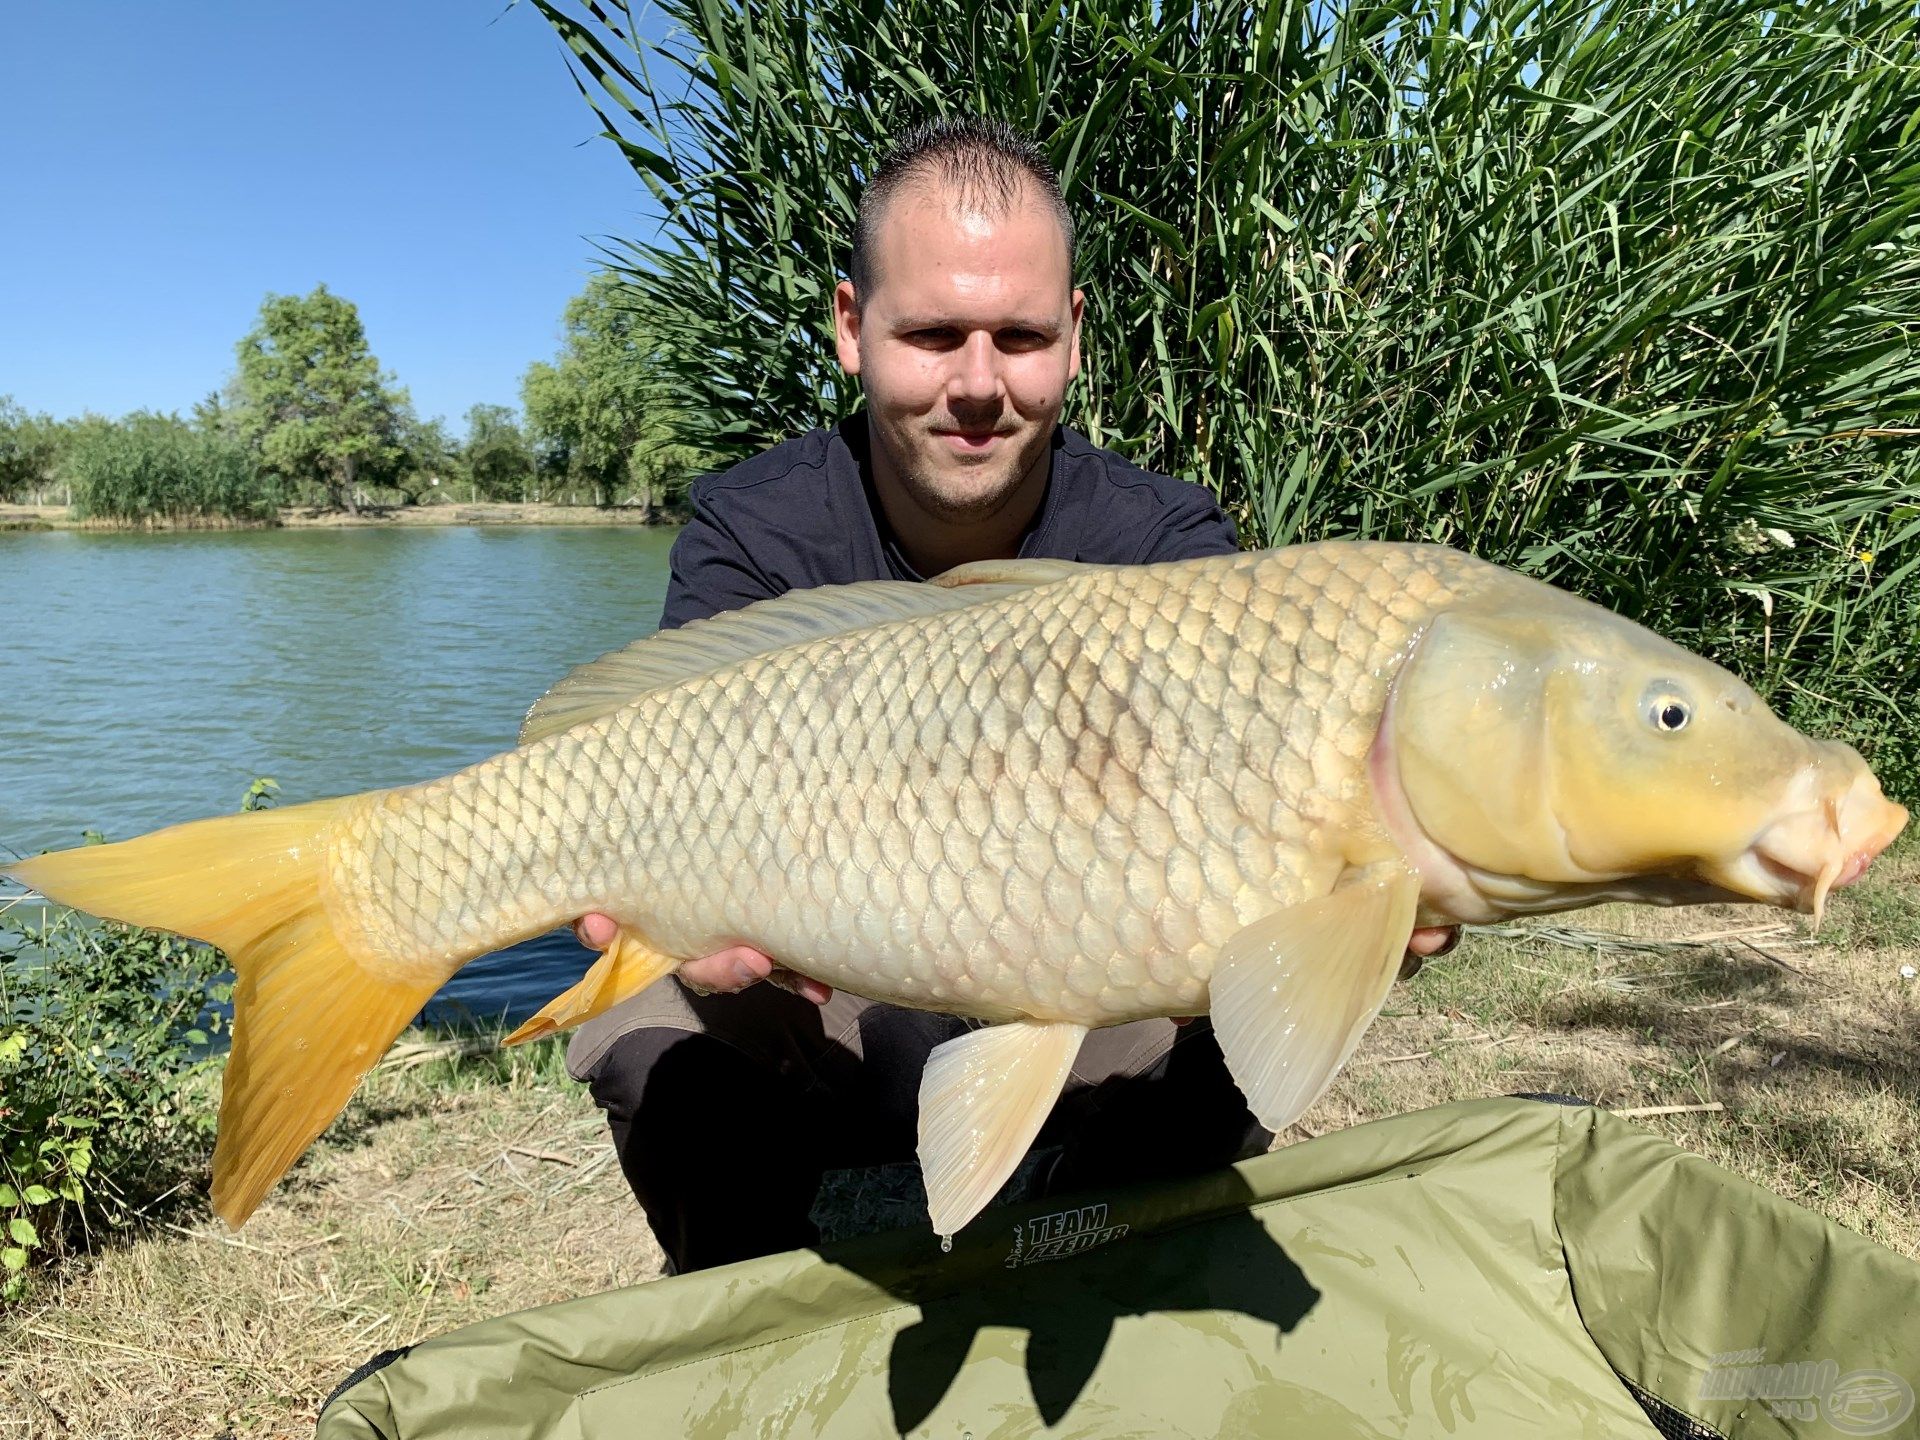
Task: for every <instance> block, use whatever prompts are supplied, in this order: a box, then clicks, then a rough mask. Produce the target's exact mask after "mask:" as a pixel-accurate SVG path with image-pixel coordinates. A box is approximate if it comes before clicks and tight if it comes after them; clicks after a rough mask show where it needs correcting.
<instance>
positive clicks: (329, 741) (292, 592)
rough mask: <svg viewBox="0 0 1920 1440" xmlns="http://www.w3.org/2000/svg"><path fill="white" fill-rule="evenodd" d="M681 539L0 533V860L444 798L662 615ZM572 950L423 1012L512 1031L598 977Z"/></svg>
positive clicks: (503, 971) (479, 973) (471, 971)
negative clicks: (560, 692)
mask: <svg viewBox="0 0 1920 1440" xmlns="http://www.w3.org/2000/svg"><path fill="white" fill-rule="evenodd" d="M672 542H673V532H672V531H670V530H657V529H639V528H628V527H624V526H604V527H602V526H595V527H584V526H583V527H577V528H565V527H527V528H508V527H499V528H464V527H447V528H444V529H442V528H418V529H415V528H409V529H404V530H403V529H397V528H396V529H391V530H385V529H349V530H282V531H235V532H199V533H194V532H186V533H180V534H161V535H133V534H90V533H85V532H78V531H51V532H26V533H0V853H9V852H10V853H13V854H16V855H31V854H35V853H37V852H39V851H41V850H45V849H57V848H61V847H64V846H68V845H75V844H79V843H80V840H81V832H82V831H83V830H89V829H92V830H99V831H101V832H102V833H103V834H105V835H106V836H107V838H108V839H114V840H119V839H126V838H128V837H130V836H133V835H137V834H140V833H141V832H143V831H146V830H151V829H154V828H156V827H158V826H161V825H169V824H173V823H174V822H176V821H181V820H193V819H198V818H200V817H201V816H205V815H223V814H228V813H231V812H232V811H234V810H236V809H238V808H239V804H240V798H241V796H242V795H243V794H244V793H245V792H246V789H247V786H248V784H249V783H250V782H251V781H252V780H253V778H254V777H255V776H257V775H270V776H272V777H273V778H275V779H276V780H278V781H279V782H280V797H279V798H280V799H281V800H282V801H285V802H293V801H299V800H311V799H316V798H319V797H321V796H327V795H341V794H347V793H351V792H353V791H358V790H369V789H374V788H378V787H381V786H388V785H404V784H407V783H410V782H412V781H417V780H426V779H431V778H432V777H434V776H437V775H444V774H446V773H447V772H448V771H450V770H456V769H459V768H460V767H461V766H464V765H469V764H472V763H473V762H474V761H477V760H484V759H485V758H486V757H487V756H489V755H492V754H495V753H497V752H498V751H500V750H503V749H506V748H508V747H510V746H511V745H512V744H513V741H514V733H515V731H516V729H517V728H518V726H519V723H520V719H521V717H522V716H523V715H524V714H525V713H526V709H527V707H528V706H529V705H530V704H532V702H533V701H534V700H535V699H536V698H537V697H538V696H539V695H540V694H541V692H542V691H544V690H545V689H546V688H547V686H549V685H550V684H552V683H553V682H554V681H555V680H557V679H558V678H559V677H560V676H561V675H563V674H565V673H566V671H567V670H568V669H569V668H571V667H572V666H574V665H576V664H578V663H579V662H581V661H583V660H590V659H592V658H593V657H594V656H596V655H600V654H604V653H605V652H606V651H608V650H611V649H614V648H615V647H616V646H620V645H624V644H626V642H627V641H629V640H632V639H634V638H636V637H637V636H640V635H644V634H647V633H648V632H650V631H651V630H653V628H654V627H655V624H656V622H657V621H658V620H659V617H660V605H661V601H662V599H663V598H664V596H665V594H666V584H667V551H668V547H669V546H670V545H671V544H672ZM591 958H592V957H591V956H590V954H589V953H588V952H587V951H586V950H584V949H582V948H581V947H580V946H579V945H577V944H576V943H574V941H573V938H572V937H571V935H569V934H567V933H566V932H564V931H561V932H558V933H556V934H555V935H552V936H547V937H543V938H541V939H538V940H533V941H529V942H527V943H526V944H523V945H517V946H515V947H513V948H512V949H511V950H506V951H502V952H501V953H499V954H498V955H492V956H488V957H486V958H485V959H482V960H478V961H475V962H474V963H473V964H471V965H469V966H468V967H467V968H466V969H465V970H463V971H462V972H461V973H460V974H459V975H457V976H455V977H454V979H453V980H452V981H451V982H450V983H449V984H448V986H447V988H446V989H445V990H443V991H442V992H441V993H440V995H439V996H438V997H436V999H435V1002H434V1004H433V1005H432V1006H430V1007H429V1013H430V1014H431V1015H433V1016H434V1017H436V1018H454V1017H457V1016H459V1015H460V1014H461V1013H462V1011H463V1010H464V1011H466V1012H470V1013H472V1014H473V1015H477V1016H484V1017H488V1018H493V1017H499V1016H504V1017H506V1018H507V1019H509V1020H512V1021H518V1020H520V1019H523V1018H525V1017H526V1016H527V1015H530V1014H532V1013H533V1012H534V1011H535V1010H537V1009H538V1008H539V1007H540V1006H541V1005H543V1004H545V1003H546V1001H548V1000H549V999H551V998H552V997H553V996H554V995H555V994H556V993H558V992H559V991H560V990H562V989H564V988H566V987H567V986H568V985H571V984H572V983H573V982H574V981H575V980H577V979H578V978H579V977H580V975H581V973H582V972H583V971H584V970H585V968H586V966H587V964H588V963H589V962H590V960H591Z"/></svg>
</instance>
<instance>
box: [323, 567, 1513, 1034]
mask: <svg viewBox="0 0 1920 1440" xmlns="http://www.w3.org/2000/svg"><path fill="white" fill-rule="evenodd" d="M1484 568H1486V567H1480V566H1479V565H1478V562H1474V561H1471V560H1468V559H1466V558H1465V557H1461V556H1456V555H1452V554H1451V552H1445V551H1421V550H1414V549H1408V548H1402V547H1393V546H1358V545H1356V546H1346V547H1342V549H1341V552H1340V555H1339V562H1338V563H1337V564H1336V563H1332V562H1331V561H1330V560H1329V559H1328V558H1327V557H1326V556H1325V555H1323V554H1321V553H1319V552H1316V551H1315V550H1313V549H1312V548H1302V549H1297V550H1286V551H1276V552H1267V553H1265V554H1259V555H1243V556H1238V557H1230V558H1224V559H1222V560H1221V561H1219V562H1215V563H1214V564H1213V565H1212V567H1211V568H1210V569H1209V570H1208V571H1207V572H1206V573H1205V574H1204V575H1203V576H1202V577H1201V578H1199V579H1198V580H1197V581H1196V579H1195V577H1194V574H1193V569H1192V567H1191V566H1190V565H1189V566H1179V567H1168V566H1147V567H1139V568H1132V569H1120V570H1111V571H1100V572H1096V573H1092V574H1088V575H1086V576H1083V577H1079V578H1076V579H1073V580H1071V581H1068V582H1064V583H1061V584H1056V585H1053V586H1049V587H1047V589H1046V591H1045V593H1044V594H1041V593H1039V592H1026V593H1021V594H1016V595H1013V596H1010V597H1008V598H1004V599H998V600H993V601H989V602H987V603H983V604H981V605H978V606H975V607H972V608H969V609H962V610H957V611H953V612H950V613H947V614H941V615H933V616H927V617H922V618H915V619H910V620H904V621H898V622H894V623H891V624H887V625H882V626H878V627H874V628H871V629H868V630H865V631H858V632H854V633H852V634H847V635H835V636H830V637H827V638H824V639H821V640H818V641H814V642H812V643H809V644H806V645H800V646H794V647H789V648H787V649H783V650H780V651H776V652H774V653H772V654H768V655H764V656H759V657H756V658H754V659H750V660H747V661H745V662H743V663H740V664H737V665H734V666H732V667H731V668H730V669H727V670H724V671H721V672H718V673H715V674H713V675H710V676H705V677H701V678H700V679H698V680H695V681H690V682H688V683H685V684H681V685H678V686H674V687H672V688H670V689H667V690H665V691H663V692H660V693H656V694H652V695H646V696H643V697H641V698H640V699H638V700H636V701H634V702H633V703H632V704H630V705H628V706H626V707H624V708H622V709H620V710H618V711H616V712H615V713H614V714H612V715H609V716H606V717H604V718H602V719H599V720H595V721H593V722H590V723H588V724H585V725H580V726H576V727H574V728H573V729H571V730H569V731H566V732H563V733H562V734H560V735H556V736H553V737H551V738H548V739H546V740H542V741H538V742H536V743H534V744H532V745H529V746H527V747H524V748H523V749H521V750H518V751H514V752H509V753H507V754H505V755H502V756H500V757H497V758H496V759H494V760H490V761H487V762H485V763H483V764H481V765H478V766H475V767H473V768H472V769H470V770H467V771H465V772H462V773H461V774H458V775H455V776H451V777H448V778H446V779H443V780H437V781H432V782H429V783H427V784H425V785H422V786H416V787H411V788H408V789H404V790H398V791H392V792H387V793H385V794H383V795H379V796H377V797H372V798H370V799H368V800H367V801H366V802H365V803H364V804H363V805H362V806H361V807H360V808H359V809H358V810H356V811H355V812H353V813H351V814H350V815H349V816H348V817H347V819H346V820H345V822H344V823H343V825H342V827H341V833H340V834H339V835H338V837H337V838H336V840H335V845H334V851H333V857H332V880H331V886H330V890H331V898H332V903H333V916H334V919H335V922H336V924H337V925H339V926H340V927H341V928H342V929H343V930H353V931H354V932H355V933H356V941H357V944H358V945H360V946H362V947H364V948H365V949H366V951H367V952H369V958H370V959H371V960H372V961H373V963H374V964H375V965H376V966H377V967H378V968H381V969H387V968H390V967H393V968H397V967H401V966H404V965H405V964H407V963H408V957H415V959H414V962H413V963H419V962H418V959H417V957H420V956H423V955H424V956H431V957H433V962H432V963H434V964H437V965H438V966H440V967H441V968H442V970H443V971H444V973H445V974H451V973H452V972H453V970H454V969H457V968H458V965H459V964H460V963H462V960H463V958H464V957H465V956H466V955H469V954H471V953H473V952H474V950H475V949H476V948H493V947H495V946H497V945H500V944H504V943H507V942H508V941H510V940H512V939H517V938H521V937H524V936H526V935H531V934H537V933H540V932H541V931H544V930H546V929H548V928H551V927H552V926H554V925H556V924H560V923H564V922H566V921H569V920H571V919H573V918H575V917H576V916H578V915H580V914H582V913H585V912H587V911H592V910H599V911H604V912H606V913H609V914H611V915H613V916H614V917H615V918H616V919H617V920H619V921H620V922H621V923H622V924H623V926H625V927H626V928H628V929H629V930H631V931H632V932H633V933H635V934H636V935H637V936H638V937H639V938H640V939H641V940H642V941H643V942H644V943H646V944H647V945H648V946H650V947H652V948H654V949H657V950H659V951H661V952H663V953H665V954H668V955H671V956H675V957H680V958H692V957H695V956H698V955H701V954H706V953H711V952H712V951H715V950H718V949H720V948H723V947H724V946H725V945H727V944H731V943H740V942H744V943H747V944H751V945H753V946H755V947H756V948H758V949H761V950H763V951H765V952H767V953H769V954H772V955H776V956H778V957H779V958H780V960H781V963H782V964H785V965H787V966H789V967H790V968H792V969H795V970H798V971H800V972H801V973H803V974H806V975H809V976H812V977H813V978H815V979H818V980H821V981H823V982H825V983H827V984H829V985H833V986H835V987H838V988H844V989H847V990H850V991H853V992H856V993H859V994H862V995H867V996H870V997H872V998H876V999H884V1000H889V1001H893V1002H896V1003H900V1004H905V1005H912V1006H917V1007H920V1008H926V1009H937V1010H947V1011H951V1012H954V1013H958V1014H964V1015H971V1016H975V1017H979V1018H982V1019H1008V1018H1013V1017H1019V1016H1025V1017H1032V1018H1037V1019H1045V1020H1068V1021H1073V1022H1076V1023H1080V1024H1087V1025H1103V1024H1111V1023H1115V1022H1117V1021H1121V1020H1127V1019H1132V1018H1136V1017H1139V1016H1145V1015H1158V1014H1182V1013H1191V1012H1193V1011H1196V1010H1199V1009H1203V1008H1204V1007H1205V1003H1206V995H1207V981H1208V976H1209V969H1210V965H1211V961H1212V957H1213V955H1214V953H1215V952H1216V951H1217V950H1218V948H1219V946H1220V945H1221V944H1222V943H1224V942H1225V940H1226V939H1227V938H1228V937H1229V936H1230V935H1232V934H1233V933H1234V932H1235V931H1237V930H1238V929H1240V928H1241V927H1243V926H1245V925H1246V924H1248V923H1250V922H1251V921H1252V920H1253V919H1255V918H1257V917H1258V916H1259V915H1261V914H1264V913H1266V912H1268V911H1270V910H1272V909H1273V908H1274V907H1275V906H1276V905H1282V904H1287V903H1291V902H1292V901H1294V900H1296V899H1298V898H1300V896H1301V895H1303V894H1307V893H1313V892H1314V891H1315V890H1316V889H1324V888H1326V887H1327V886H1328V885H1329V884H1330V883H1331V881H1332V879H1333V878H1334V877H1336V876H1337V875H1338V873H1339V872H1340V870H1341V869H1342V868H1343V867H1344V866H1345V865H1346V864H1347V862H1348V858H1349V857H1347V856H1345V855H1341V854H1329V853H1324V852H1323V850H1322V849H1321V848H1319V846H1318V845H1317V843H1316V842H1317V839H1318V838H1319V837H1321V836H1323V835H1324V833H1325V832H1326V830H1327V828H1328V826H1329V825H1330V824H1331V825H1336V826H1344V827H1345V828H1347V829H1350V830H1351V829H1359V830H1365V829H1367V828H1368V827H1369V825H1370V824H1371V820H1370V816H1369V814H1368V809H1367V800H1366V797H1365V783H1364V773H1363V767H1364V758H1365V755H1366V752H1367V749H1368V747H1369V746H1370V745H1371V743H1372V740H1373V735H1374V731H1375V729H1376V728H1377V725H1378V721H1379V714H1380V707H1381V703H1382V698H1383V693H1384V687H1385V683H1386V681H1385V678H1383V677H1386V676H1387V675H1388V673H1389V670H1390V667H1391V664H1392V662H1393V661H1394V659H1395V658H1396V657H1398V656H1400V655H1402V654H1403V653H1404V651H1405V649H1406V646H1407V644H1408V642H1409V640H1410V638H1411V637H1412V636H1413V634H1414V633H1415V632H1416V631H1417V629H1418V627H1419V626H1421V625H1422V624H1423V623H1425V621H1426V620H1427V619H1428V618H1429V617H1430V616H1431V614H1432V613H1433V611H1434V609H1435V607H1438V606H1443V605H1445V604H1448V603H1450V602H1451V601H1452V599H1453V598H1455V596H1456V595H1457V594H1458V593H1459V592H1460V591H1461V590H1462V589H1463V588H1470V586H1471V583H1472V572H1473V571H1474V570H1475V569H1484ZM869 717H870V718H869ZM850 722H851V723H850Z"/></svg>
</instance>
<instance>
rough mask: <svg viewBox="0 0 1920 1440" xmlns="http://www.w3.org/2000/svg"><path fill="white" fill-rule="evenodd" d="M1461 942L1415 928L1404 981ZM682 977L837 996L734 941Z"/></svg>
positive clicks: (589, 937) (722, 986)
mask: <svg viewBox="0 0 1920 1440" xmlns="http://www.w3.org/2000/svg"><path fill="white" fill-rule="evenodd" d="M619 928H620V927H619V926H618V925H617V924H616V923H615V922H614V920H613V917H612V916H610V915H600V914H593V915H582V916H581V917H580V918H579V919H578V920H576V921H575V922H574V924H573V933H574V934H575V935H576V936H577V937H578V938H579V940H580V943H581V944H582V945H584V946H586V947H587V948H588V949H589V950H604V949H606V948H607V946H609V945H611V944H612V943H613V937H614V935H615V933H616V932H617V931H618V930H619ZM1459 942H1460V929H1459V927H1458V926H1455V925H1429V926H1426V927H1424V928H1422V929H1419V930H1416V931H1414V932H1413V935H1412V936H1411V937H1410V938H1409V939H1408V941H1407V958H1406V959H1405V960H1404V961H1403V962H1402V963H1401V966H1400V978H1401V979H1402V980H1405V979H1407V978H1409V977H1411V976H1413V975H1416V974H1418V973H1419V970H1420V966H1421V964H1422V962H1424V961H1426V960H1429V959H1431V958H1432V957H1433V956H1435V955H1444V954H1446V953H1447V952H1448V951H1449V950H1451V949H1453V947H1454V946H1455V945H1457V944H1458V943H1459ZM680 978H681V979H682V980H684V981H685V982H686V983H687V984H689V985H691V986H692V987H693V988H694V989H695V990H723V991H726V992H727V993H729V994H731V993H733V992H734V991H738V990H744V989H746V988H747V987H748V986H749V985H757V984H759V983H760V982H761V981H762V980H771V981H773V983H774V984H776V985H778V986H779V987H780V988H781V989H783V990H791V991H792V992H793V993H794V994H796V995H798V996H799V997H800V998H801V999H803V1000H811V1001H812V1002H813V1003H814V1004H816V1005H824V1004H826V1003H827V1001H829V1000H831V999H832V998H833V987H832V986H831V985H822V984H821V983H820V982H819V981H818V980H813V979H809V978H808V977H807V976H805V975H796V974H794V973H793V971H791V970H785V969H782V968H781V967H780V966H778V965H776V964H775V963H774V962H773V959H772V957H771V956H768V955H762V954H761V953H760V952H759V951H758V950H755V949H753V948H752V947H751V946H748V945H732V946H729V947H728V948H727V949H725V950H721V951H717V952H715V953H714V954H712V955H706V956H703V957H701V958H700V959H698V960H689V961H688V962H687V963H686V964H684V965H682V966H681V967H680ZM1190 1018H1191V1017H1188V1016H1183V1017H1181V1018H1180V1019H1177V1020H1175V1021H1174V1022H1173V1023H1174V1024H1176V1025H1184V1024H1186V1023H1187V1020H1188V1019H1190Z"/></svg>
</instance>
